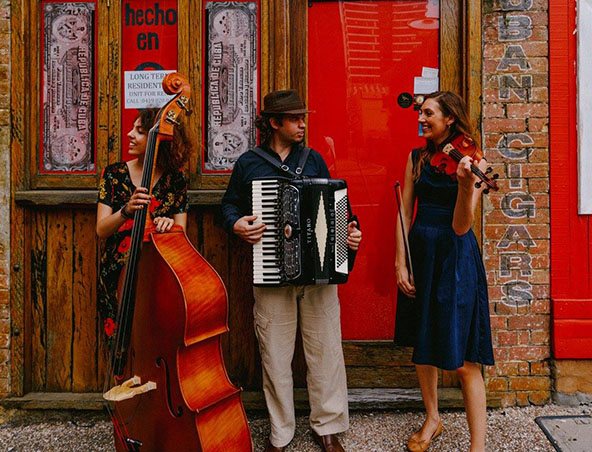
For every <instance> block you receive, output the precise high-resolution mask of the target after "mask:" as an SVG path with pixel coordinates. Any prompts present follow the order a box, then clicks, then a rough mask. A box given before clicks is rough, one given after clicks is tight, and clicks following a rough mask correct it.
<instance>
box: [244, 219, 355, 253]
mask: <svg viewBox="0 0 592 452" xmlns="http://www.w3.org/2000/svg"><path fill="white" fill-rule="evenodd" d="M256 219H257V215H251V216H244V217H241V218H239V219H238V220H236V223H234V226H233V227H232V232H234V233H235V234H236V235H238V236H239V237H240V238H241V239H243V240H244V241H245V242H247V243H250V244H255V243H257V242H258V241H259V240H261V237H263V232H264V231H265V229H266V228H267V226H265V224H264V223H260V224H252V223H253V222H254V221H255V220H256ZM361 241H362V232H361V231H360V230H359V229H358V223H357V222H356V221H352V222H350V223H349V224H348V225H347V246H349V247H350V248H351V249H352V250H354V251H357V250H358V248H359V247H360V242H361Z"/></svg>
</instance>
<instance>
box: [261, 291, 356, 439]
mask: <svg viewBox="0 0 592 452" xmlns="http://www.w3.org/2000/svg"><path fill="white" fill-rule="evenodd" d="M253 294H254V296H255V306H254V308H253V314H254V316H255V334H256V336H257V340H258V341H259V351H260V353H261V361H262V365H263V392H264V395H265V402H266V403H267V409H268V411H269V419H270V423H271V435H270V438H269V439H270V442H271V444H273V445H274V446H275V447H283V446H286V445H287V444H288V443H289V442H290V441H291V440H292V438H293V437H294V431H295V428H296V418H295V413H294V390H293V378H292V358H293V356H294V344H295V341H296V328H297V325H298V324H299V325H300V331H301V333H302V343H303V348H304V356H305V358H306V367H307V373H306V382H307V386H308V398H309V402H310V409H311V411H310V426H311V427H312V429H313V430H314V431H315V432H316V433H317V434H319V435H328V434H333V433H339V432H343V431H345V430H347V429H348V427H349V414H348V408H347V380H346V376H345V363H344V361H343V349H342V347H341V323H340V316H339V312H340V309H339V298H338V297H337V286H335V285H330V286H328V285H322V286H287V287H253ZM298 322H299V323H298Z"/></svg>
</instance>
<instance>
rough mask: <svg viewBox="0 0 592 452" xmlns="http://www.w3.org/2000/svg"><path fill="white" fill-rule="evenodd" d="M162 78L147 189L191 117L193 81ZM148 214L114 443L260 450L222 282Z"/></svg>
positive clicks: (120, 319)
mask: <svg viewBox="0 0 592 452" xmlns="http://www.w3.org/2000/svg"><path fill="white" fill-rule="evenodd" d="M162 83H163V89H164V91H165V92H166V93H167V94H175V97H174V98H173V99H172V100H170V101H169V102H168V103H167V104H166V105H165V106H164V107H163V108H162V109H161V110H160V111H159V112H158V115H157V118H156V121H155V125H154V127H152V128H151V129H150V132H149V133H148V144H147V146H146V153H145V157H144V168H143V171H142V186H143V187H152V178H153V175H154V170H155V168H156V161H157V153H158V149H159V146H160V145H161V144H162V143H164V142H167V141H171V140H172V139H173V130H174V126H175V125H178V124H179V122H178V117H179V115H180V114H181V113H182V112H183V111H185V112H187V113H189V109H188V105H189V96H190V92H191V89H190V87H189V83H188V82H187V80H186V79H185V78H184V77H183V76H181V75H180V74H177V73H171V74H168V75H167V76H166V77H165V78H164V79H163V82H162ZM147 210H148V209H142V210H138V211H136V213H135V214H134V225H133V229H132V240H131V246H130V250H129V253H128V255H129V257H128V261H127V265H126V269H125V273H124V274H123V275H122V279H121V281H120V290H119V300H120V301H119V311H118V315H117V331H116V341H115V345H114V347H113V350H112V356H111V360H110V363H109V369H108V372H107V378H106V379H105V390H104V393H103V398H104V399H105V400H106V408H107V411H108V412H109V415H110V417H111V420H112V422H113V426H114V432H115V449H116V451H117V452H174V451H183V452H221V451H232V452H252V450H253V446H252V441H251V434H250V431H249V426H248V422H247V418H246V415H245V411H244V407H243V405H242V401H241V389H240V388H237V387H235V386H234V385H233V384H232V383H231V382H230V380H229V379H228V374H227V372H226V368H225V367H224V359H223V356H222V346H221V335H222V334H224V333H226V332H228V296H227V292H226V288H225V287H224V283H223V282H222V279H221V278H220V276H219V275H218V274H217V273H216V271H215V270H214V269H213V268H212V266H211V265H210V264H209V263H208V262H207V261H206V260H205V259H204V258H203V257H202V256H201V255H200V254H199V253H198V252H197V251H196V250H195V248H194V247H193V246H192V245H191V243H190V242H189V240H188V238H187V236H186V235H185V231H184V230H183V228H181V227H180V226H174V227H173V228H172V229H171V231H169V232H167V233H160V234H159V233H156V232H155V228H154V224H153V223H152V222H151V221H150V217H149V216H148V214H147ZM113 384H114V386H112V387H111V385H113Z"/></svg>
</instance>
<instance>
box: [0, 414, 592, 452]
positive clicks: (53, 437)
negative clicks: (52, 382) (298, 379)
mask: <svg viewBox="0 0 592 452" xmlns="http://www.w3.org/2000/svg"><path fill="white" fill-rule="evenodd" d="M591 411H592V409H591V407H589V406H588V407H586V406H584V407H578V408H569V407H562V406H557V405H546V406H544V407H524V408H503V409H494V410H490V411H489V412H488V431H487V434H488V437H487V450H488V451H490V452H502V451H507V452H532V451H548V452H554V451H555V449H554V448H553V446H552V445H551V443H550V442H549V440H547V438H546V437H545V435H544V434H543V432H542V430H541V429H540V428H539V426H538V425H537V424H536V423H535V421H534V419H535V418H536V417H539V416H558V415H572V416H573V415H582V414H585V415H589V414H590V413H591ZM248 417H249V421H250V424H251V430H252V434H253V440H254V443H255V451H256V452H262V451H263V450H264V447H265V441H266V438H267V435H268V434H269V426H268V423H267V418H266V416H265V415H264V414H263V413H260V412H259V413H253V412H250V413H249V416H248ZM442 418H443V422H444V431H443V433H442V436H441V437H440V438H438V439H436V440H435V441H434V442H433V443H432V447H431V448H430V449H429V450H430V451H434V452H436V451H439V452H456V451H463V452H464V451H468V449H469V434H468V428H467V425H466V418H465V414H464V412H463V411H460V410H446V411H443V412H442ZM422 420H423V412H421V411H356V412H352V413H351V428H350V429H349V430H348V431H347V432H346V433H344V434H342V435H341V440H342V443H343V445H344V447H345V449H346V450H347V451H348V452H383V451H384V452H386V451H405V450H406V449H405V444H406V441H407V438H408V437H409V435H410V434H411V433H412V432H413V431H415V430H416V429H418V428H419V426H420V425H421V422H422ZM297 424H298V425H297V431H296V436H295V438H294V440H293V441H292V443H291V444H290V446H289V447H288V449H287V451H288V452H296V451H298V452H308V451H314V452H319V450H320V449H319V448H318V446H316V444H314V442H313V441H312V438H311V435H310V429H309V428H308V418H307V416H306V415H304V414H303V415H300V416H298V422H297ZM111 430H112V427H111V424H110V422H109V420H108V419H107V418H106V416H105V415H104V414H102V413H96V412H88V411H84V412H80V411H78V412H76V411H24V410H4V409H2V408H0V452H73V451H78V450H84V451H85V452H112V451H113V450H114V447H113V439H112V431H111ZM163 452H164V451H163ZM167 452H173V451H167ZM175 452H177V451H175ZM179 452H182V451H179ZM229 452H231V451H229ZM582 452H583V451H582Z"/></svg>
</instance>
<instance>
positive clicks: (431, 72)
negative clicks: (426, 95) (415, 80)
mask: <svg viewBox="0 0 592 452" xmlns="http://www.w3.org/2000/svg"><path fill="white" fill-rule="evenodd" d="M438 72H439V70H438V69H437V68H433V67H425V66H424V67H423V68H421V76H422V77H426V78H438Z"/></svg>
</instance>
